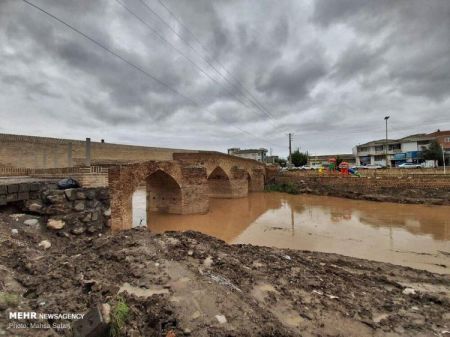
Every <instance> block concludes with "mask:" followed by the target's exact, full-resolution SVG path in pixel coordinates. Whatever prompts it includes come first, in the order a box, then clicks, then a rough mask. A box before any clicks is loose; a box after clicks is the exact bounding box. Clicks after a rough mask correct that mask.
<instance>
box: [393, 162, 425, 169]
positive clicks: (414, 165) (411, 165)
mask: <svg viewBox="0 0 450 337" xmlns="http://www.w3.org/2000/svg"><path fill="white" fill-rule="evenodd" d="M398 167H399V168H415V169H419V168H422V167H423V164H417V163H403V164H400V165H398Z"/></svg>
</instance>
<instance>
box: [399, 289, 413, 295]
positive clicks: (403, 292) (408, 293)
mask: <svg viewBox="0 0 450 337" xmlns="http://www.w3.org/2000/svg"><path fill="white" fill-rule="evenodd" d="M402 294H403V295H415V294H416V291H415V290H414V289H413V288H405V289H403V291H402Z"/></svg>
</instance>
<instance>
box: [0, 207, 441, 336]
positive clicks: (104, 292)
mask: <svg viewBox="0 0 450 337" xmlns="http://www.w3.org/2000/svg"><path fill="white" fill-rule="evenodd" d="M13 221H14V220H13V219H12V218H10V217H7V216H4V215H2V214H0V234H1V235H0V237H6V238H7V237H8V235H9V232H10V230H11V227H12V226H13V224H14V223H15V222H13ZM83 226H84V225H83ZM64 230H65V229H64ZM57 233H58V232H55V231H39V232H37V231H35V232H24V231H22V230H20V231H19V234H18V235H17V236H16V237H15V238H14V240H12V239H5V240H1V241H0V285H1V287H2V288H1V289H0V294H1V293H2V292H9V293H15V294H17V295H18V296H19V297H20V301H21V302H20V308H21V310H23V311H26V310H29V311H37V312H44V311H45V312H52V313H61V312H75V313H87V312H91V310H93V311H92V316H91V317H92V322H97V323H94V324H92V325H91V324H90V323H89V324H88V322H81V321H77V323H76V324H73V325H72V326H73V328H74V330H75V331H85V335H87V336H88V335H89V333H91V334H92V333H94V332H92V331H95V327H100V328H101V327H104V328H105V329H107V328H106V327H107V326H109V327H111V324H112V320H113V317H115V315H116V314H117V306H116V304H117V303H118V301H123V305H124V306H125V307H124V308H123V309H124V310H122V312H126V315H125V316H124V323H123V326H122V328H121V329H122V330H120V331H122V332H123V333H124V334H126V333H127V336H131V335H133V336H167V335H170V334H172V336H184V335H186V334H187V335H191V336H199V337H206V336H215V337H225V336H229V337H233V336H235V337H238V336H239V337H242V336H243V337H251V336H266V337H268V336H274V337H289V336H311V337H318V336H358V337H365V336H371V337H373V336H378V337H388V336H397V337H398V336H408V337H423V336H439V335H443V331H446V330H450V326H449V320H448V313H449V312H450V311H449V308H450V276H448V275H439V274H433V273H430V272H426V271H420V270H414V269H411V268H406V267H400V266H394V265H391V264H385V263H379V262H373V261H367V260H361V259H355V258H350V257H345V256H341V255H336V254H325V253H317V252H308V251H295V250H289V249H276V248H268V247H256V246H251V245H227V244H226V243H224V242H223V241H220V240H217V239H214V238H212V237H209V236H206V235H203V234H200V233H196V232H184V233H177V232H168V233H164V234H159V235H152V233H150V232H148V231H147V230H146V229H140V230H130V231H126V232H120V233H117V234H111V233H104V235H102V236H100V237H98V236H84V235H82V236H72V235H71V236H70V237H69V238H66V237H65V236H62V237H59V236H58V235H57ZM59 233H60V232H59ZM43 240H49V241H50V240H51V242H52V246H51V247H52V249H49V250H45V249H42V247H38V246H37V243H38V242H40V241H43ZM191 251H192V254H189V252H191ZM286 256H288V257H289V259H288V258H286ZM205 260H208V261H211V263H210V264H208V267H207V268H206V267H205V264H204V261H205ZM4 270H7V271H8V272H4ZM11 275H14V278H12V277H11ZM11 279H13V280H14V282H16V283H17V284H19V285H20V287H17V286H14V284H13V283H12V282H11ZM55 284H57V286H55ZM408 288H412V289H415V294H409V295H405V294H404V293H403V292H404V290H405V289H408ZM121 290H122V291H121ZM119 292H120V293H119ZM0 302H1V296H0ZM14 305H17V303H16V304H14ZM11 308H12V306H11V305H9V304H5V305H4V306H3V307H2V308H0V309H1V310H10V309H11ZM93 308H94V309H93ZM125 309H126V310H125ZM108 319H109V320H108ZM83 321H84V320H83ZM9 323H10V321H9V320H8V319H6V316H5V315H0V331H4V332H5V333H4V335H11V334H14V335H18V336H36V337H44V336H48V335H54V336H57V335H64V334H67V333H68V332H67V331H64V330H55V331H51V333H50V332H49V331H48V330H38V329H36V330H33V331H26V329H25V330H14V331H12V330H11V329H10V328H8V324H9ZM69 323H73V322H69ZM78 324H80V325H82V326H84V327H85V328H82V327H79V326H78ZM89 327H90V328H89ZM83 329H85V330H83ZM89 329H90V330H89ZM100 330H101V329H100ZM96 333H97V332H95V333H94V334H93V335H95V336H97V334H96Z"/></svg>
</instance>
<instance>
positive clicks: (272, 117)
mask: <svg viewBox="0 0 450 337" xmlns="http://www.w3.org/2000/svg"><path fill="white" fill-rule="evenodd" d="M158 1H159V3H160V4H161V6H163V7H164V8H165V9H166V10H167V11H168V12H169V14H170V15H171V16H172V17H173V18H174V19H175V20H176V21H177V22H178V23H179V24H180V25H181V26H182V27H183V28H184V29H186V31H188V32H189V34H191V35H192V36H193V37H194V38H195V40H196V42H197V43H198V44H199V45H200V47H201V48H202V49H203V51H204V52H205V53H206V52H207V50H206V48H205V47H204V46H203V45H202V43H201V42H200V40H199V39H198V38H197V37H196V36H195V34H194V33H193V32H192V31H191V30H190V29H189V28H188V27H187V26H186V25H184V24H183V23H182V22H181V20H180V19H178V18H177V16H176V15H175V14H173V12H172V11H171V10H170V9H169V8H168V7H167V6H166V5H164V3H162V2H161V0H158ZM139 2H141V3H142V4H143V5H144V6H145V7H146V8H147V9H148V10H149V11H150V12H151V13H152V14H153V15H155V16H156V17H157V18H158V19H159V20H160V21H161V22H162V23H164V24H165V25H166V26H167V27H169V29H170V30H171V31H172V32H173V33H174V34H175V35H176V36H178V37H179V38H180V39H181V40H182V41H184V43H186V45H187V46H188V47H189V48H190V49H191V50H192V51H194V52H195V53H196V54H197V55H198V56H199V57H200V58H201V59H202V60H203V61H204V62H206V63H207V64H208V65H209V66H210V67H211V68H212V69H213V70H214V71H215V72H216V73H217V74H218V75H219V76H220V77H222V78H223V79H224V80H225V81H226V82H227V83H229V84H230V85H231V86H233V87H234V88H235V89H238V90H243V91H244V92H245V93H246V94H247V95H248V96H249V97H250V98H251V99H250V98H248V97H247V96H245V95H244V97H246V98H247V99H248V100H249V101H250V102H251V103H252V104H253V105H254V106H255V107H256V108H257V109H258V110H260V111H261V112H262V113H264V114H266V115H267V116H268V117H269V118H270V119H271V120H272V121H273V122H275V119H274V118H275V117H274V116H273V115H272V114H271V113H270V112H269V111H268V110H267V109H266V108H265V107H264V106H263V105H262V104H261V103H260V102H259V101H258V100H257V99H256V97H254V96H253V95H252V93H251V92H250V91H249V90H248V89H247V88H246V87H245V86H244V85H243V84H242V83H241V82H240V81H239V80H238V79H237V78H236V77H234V76H233V75H232V74H231V73H230V72H229V71H228V70H227V69H226V68H225V66H224V65H223V64H221V63H220V62H219V61H217V60H216V63H217V64H219V65H220V66H221V67H222V69H223V70H224V71H225V73H226V74H227V75H228V76H229V77H230V78H232V79H233V80H234V81H235V82H236V83H238V84H239V85H240V87H238V86H236V85H235V84H234V83H232V82H231V81H230V80H229V79H228V78H227V77H226V76H225V75H223V74H222V73H221V72H220V71H219V70H218V69H217V67H215V66H214V64H212V63H211V62H210V61H209V60H208V58H207V57H206V56H203V55H202V53H200V52H199V51H198V50H197V49H196V48H194V47H193V46H192V44H191V43H190V42H188V41H186V39H184V38H183V36H181V35H180V34H179V33H178V32H177V31H176V30H175V29H173V28H172V26H171V25H170V24H169V23H168V22H167V21H165V20H164V19H163V18H162V17H161V16H160V15H159V14H158V13H157V12H155V11H154V10H153V9H152V8H151V7H150V6H149V5H148V4H147V3H146V2H145V1H144V0H139Z"/></svg>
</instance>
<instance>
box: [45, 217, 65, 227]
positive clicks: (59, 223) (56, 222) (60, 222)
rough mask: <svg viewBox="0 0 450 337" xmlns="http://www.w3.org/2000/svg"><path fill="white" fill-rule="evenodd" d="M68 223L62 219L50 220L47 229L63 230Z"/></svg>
mask: <svg viewBox="0 0 450 337" xmlns="http://www.w3.org/2000/svg"><path fill="white" fill-rule="evenodd" d="M65 225H66V223H65V222H64V221H63V220H62V219H52V218H50V219H48V221H47V228H48V229H62V228H64V226H65Z"/></svg>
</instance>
